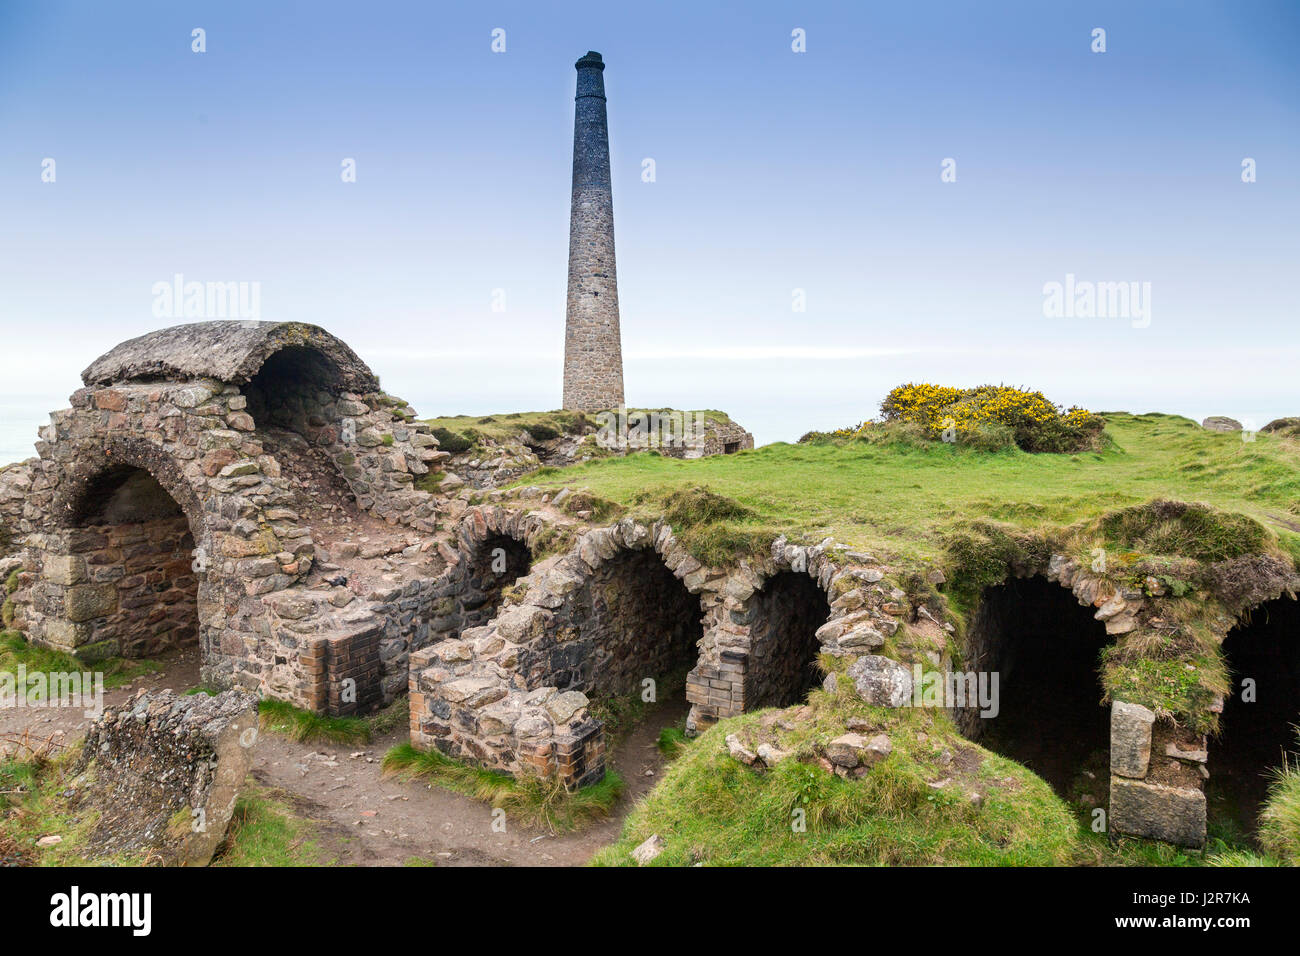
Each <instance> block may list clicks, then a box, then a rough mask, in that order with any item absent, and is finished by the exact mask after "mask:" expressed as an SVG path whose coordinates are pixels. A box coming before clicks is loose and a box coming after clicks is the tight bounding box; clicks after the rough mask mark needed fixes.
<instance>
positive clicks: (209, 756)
mask: <svg viewBox="0 0 1300 956" xmlns="http://www.w3.org/2000/svg"><path fill="white" fill-rule="evenodd" d="M257 733H258V731H257V698H256V697H255V696H253V695H252V694H245V693H240V692H237V691H226V692H224V693H222V694H219V695H217V696H216V697H208V696H206V695H204V694H195V695H192V696H187V697H178V696H176V695H175V694H172V693H170V692H168V691H161V692H155V693H152V694H146V695H143V696H141V697H138V698H136V699H135V700H134V701H131V702H129V703H127V704H123V705H122V706H121V707H118V708H115V709H110V710H108V711H106V712H105V713H104V715H103V716H102V717H101V718H100V719H99V720H98V721H96V722H95V723H94V724H93V725H92V726H91V729H90V731H89V733H88V734H87V736H86V742H85V746H84V749H83V751H82V756H81V760H80V763H79V765H78V768H77V770H78V772H84V771H85V770H87V769H89V770H92V771H93V774H92V775H90V776H89V777H88V778H86V779H90V780H92V781H93V782H92V783H90V784H89V785H88V786H87V789H86V791H85V792H84V793H82V794H79V795H78V797H77V799H78V800H79V801H84V802H85V803H86V805H88V806H89V807H93V808H94V809H95V810H98V811H99V812H100V817H99V820H98V822H97V823H96V825H95V828H94V830H93V831H92V832H91V835H90V837H89V840H88V846H89V848H90V852H91V855H93V856H98V855H105V856H107V855H111V854H115V853H132V854H140V855H150V856H154V857H155V858H161V860H162V861H163V862H164V863H168V864H173V865H181V866H204V865H206V864H207V863H208V862H209V861H211V859H212V856H213V854H214V853H215V852H216V850H217V847H218V846H220V845H221V842H222V840H223V839H225V835H226V829H227V827H228V825H229V823H230V818H231V815H232V814H233V813H234V809H235V801H236V799H237V798H238V796H239V793H240V791H241V788H242V787H243V785H244V780H245V778H246V777H247V776H248V771H249V768H250V766H251V763H252V751H253V747H254V745H255V744H256V742H257Z"/></svg>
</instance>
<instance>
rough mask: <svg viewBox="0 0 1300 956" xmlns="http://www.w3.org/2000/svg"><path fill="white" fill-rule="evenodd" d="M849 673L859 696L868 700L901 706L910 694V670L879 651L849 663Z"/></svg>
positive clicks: (879, 703)
mask: <svg viewBox="0 0 1300 956" xmlns="http://www.w3.org/2000/svg"><path fill="white" fill-rule="evenodd" d="M848 676H849V678H850V679H851V680H852V681H853V686H854V689H855V690H856V691H857V694H858V696H859V697H861V698H862V699H863V700H865V701H866V702H867V703H869V704H876V705H878V706H884V707H902V706H903V705H904V704H906V703H907V702H908V701H909V700H910V699H911V697H912V672H911V671H910V670H909V669H908V668H907V666H906V665H904V664H900V663H899V662H898V661H895V660H891V659H889V658H888V657H883V656H881V655H879V654H868V655H866V656H865V657H859V658H858V659H857V660H856V661H854V662H853V663H852V664H850V665H849V669H848Z"/></svg>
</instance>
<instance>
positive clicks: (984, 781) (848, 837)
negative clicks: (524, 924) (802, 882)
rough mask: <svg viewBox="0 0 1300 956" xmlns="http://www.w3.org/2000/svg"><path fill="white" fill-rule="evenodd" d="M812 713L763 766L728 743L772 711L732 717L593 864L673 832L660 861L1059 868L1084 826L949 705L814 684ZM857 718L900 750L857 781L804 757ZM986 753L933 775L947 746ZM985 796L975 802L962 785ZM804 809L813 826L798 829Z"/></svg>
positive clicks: (705, 738)
mask: <svg viewBox="0 0 1300 956" xmlns="http://www.w3.org/2000/svg"><path fill="white" fill-rule="evenodd" d="M810 701H811V703H812V705H813V708H814V712H813V714H812V716H811V717H809V718H807V719H803V720H800V721H798V722H797V723H796V724H795V727H796V730H795V731H793V732H791V733H789V734H787V735H785V736H783V737H782V741H781V742H782V746H783V747H786V748H788V749H790V750H792V751H793V752H794V756H792V757H791V758H789V759H787V760H785V761H782V762H781V763H780V764H778V765H777V766H776V767H774V768H772V769H770V770H765V771H759V770H755V769H753V768H750V767H746V766H745V765H743V764H741V763H740V762H738V761H736V760H734V759H732V758H731V757H730V756H729V755H728V753H727V747H726V743H725V738H726V736H727V735H728V734H732V733H741V734H743V733H746V732H750V731H754V730H755V729H756V728H757V727H759V726H760V725H761V722H762V720H763V717H764V714H765V712H763V711H759V712H755V713H750V714H745V715H742V716H739V717H733V718H729V719H727V720H724V721H722V722H720V723H719V724H718V725H716V726H715V727H713V728H711V729H710V730H708V731H707V732H706V733H704V734H703V735H701V736H700V737H699V738H698V739H697V740H695V741H694V742H692V743H691V744H690V745H689V746H687V747H686V748H685V749H684V750H683V752H682V753H681V756H680V757H679V758H678V759H677V760H676V761H675V762H674V763H673V764H672V765H671V766H670V767H669V769H668V771H667V773H666V774H665V776H664V779H663V780H662V781H661V782H660V783H659V784H658V785H657V786H656V787H655V789H654V790H653V791H652V792H651V793H650V794H649V795H648V796H647V797H646V798H645V799H644V800H643V801H642V802H641V803H640V804H639V805H638V806H637V808H636V809H635V810H633V812H632V814H631V815H630V816H629V817H628V819H627V821H626V823H625V825H624V829H623V833H622V836H621V837H620V839H619V840H618V842H617V843H615V844H614V845H613V846H611V847H608V848H606V849H605V850H602V851H601V852H600V853H598V854H597V855H596V857H595V858H594V860H593V862H594V863H595V864H596V865H620V866H622V865H634V864H633V861H632V860H631V857H630V853H631V851H632V849H633V848H634V847H636V846H637V845H639V844H640V843H642V842H643V841H644V840H646V839H647V838H648V837H650V836H651V835H652V834H658V835H659V836H660V837H661V838H662V839H663V840H664V841H665V843H666V848H665V850H664V852H663V854H662V855H661V856H659V857H658V858H657V859H656V860H655V864H656V865H668V866H690V865H694V864H696V863H704V864H706V865H742V866H809V865H844V864H874V865H925V864H970V865H1023V866H1030V865H1037V866H1043V865H1064V864H1068V863H1070V862H1073V859H1074V853H1075V848H1076V844H1077V841H1078V837H1077V829H1078V826H1077V823H1076V822H1075V820H1074V818H1073V817H1072V815H1071V813H1070V812H1069V810H1068V809H1067V808H1066V806H1065V805H1064V803H1062V802H1061V801H1060V799H1059V798H1057V797H1056V796H1055V794H1053V793H1052V791H1051V789H1050V788H1049V787H1048V786H1047V784H1046V783H1044V782H1043V781H1042V780H1040V779H1039V778H1037V777H1035V776H1034V775H1033V774H1031V773H1029V772H1028V771H1026V770H1024V769H1023V768H1022V767H1019V766H1018V765H1016V764H1014V763H1012V762H1011V761H1009V760H1006V759H1004V758H1001V757H998V756H996V755H994V754H991V753H988V752H986V751H982V750H980V749H979V748H978V747H975V746H974V745H972V744H970V743H969V742H966V741H963V740H961V739H960V738H959V737H958V735H957V734H956V731H955V729H954V728H953V727H952V726H951V724H950V723H949V722H948V721H947V719H946V718H945V717H943V715H942V714H941V713H936V712H931V711H922V710H920V709H916V710H902V711H892V712H891V711H883V710H880V709H877V708H872V707H869V706H867V705H866V704H864V703H862V702H860V701H857V702H854V701H853V700H852V699H850V698H848V697H847V696H846V697H842V698H833V697H832V696H831V695H827V694H824V693H822V692H820V691H817V692H814V694H813V695H812V697H811V698H810ZM849 716H859V717H864V718H867V719H869V720H871V721H873V722H874V723H875V724H876V725H877V726H878V727H880V728H881V729H882V730H885V731H886V732H888V733H889V734H890V737H891V739H892V741H893V745H894V751H893V752H892V753H891V754H890V755H889V756H888V757H886V758H885V759H884V760H882V761H881V762H880V763H878V764H876V765H875V766H874V767H873V768H872V769H871V771H870V772H869V773H868V774H867V775H866V776H865V777H863V778H861V779H857V780H854V779H842V778H840V777H837V776H835V775H834V774H831V773H828V772H827V771H825V770H823V769H822V768H821V767H819V766H817V765H816V764H815V763H811V762H809V763H805V762H802V761H801V759H800V757H801V756H803V755H806V754H807V753H809V752H810V750H811V747H812V745H813V742H814V741H815V740H821V741H823V742H824V741H825V740H829V739H830V738H831V737H834V736H838V735H839V734H842V733H844V729H845V721H846V718H847V717H849ZM959 747H960V748H964V749H967V750H970V749H974V750H976V751H978V752H979V753H980V754H981V756H982V761H981V763H980V767H979V769H978V771H975V772H974V775H973V776H972V777H970V778H969V779H964V780H962V781H961V782H960V784H952V785H950V786H949V787H945V788H941V789H935V788H932V787H931V786H929V783H930V782H933V781H936V780H938V779H940V778H942V777H944V776H947V775H949V774H950V773H951V771H949V770H945V769H944V768H943V767H942V765H941V764H940V763H939V762H938V761H939V755H940V754H941V753H942V752H943V751H945V750H948V751H950V752H956V748H959ZM971 787H973V788H978V789H979V790H980V791H981V792H983V793H984V803H983V805H982V806H980V807H976V806H975V805H974V804H973V803H972V802H971V801H970V799H969V798H968V789H967V788H971ZM796 811H802V819H803V821H804V823H805V824H806V829H805V830H804V831H803V832H799V831H798V830H796V828H795V825H794V824H795V822H796V820H797V819H798V818H797V816H796Z"/></svg>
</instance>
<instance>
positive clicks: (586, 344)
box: [564, 52, 623, 412]
mask: <svg viewBox="0 0 1300 956" xmlns="http://www.w3.org/2000/svg"><path fill="white" fill-rule="evenodd" d="M574 66H576V67H577V70H578V95H577V98H576V104H575V106H574V111H573V194H572V207H571V211H570V216H569V291H568V304H567V307H566V309H565V321H564V407H565V408H570V409H577V410H580V411H584V412H598V411H601V410H603V409H607V408H617V407H618V406H620V405H622V404H623V347H622V344H621V340H620V333H619V322H618V274H617V270H616V269H615V266H614V197H613V194H612V193H611V191H610V182H609V126H608V123H607V121H606V118H605V77H604V72H605V62H604V61H603V60H602V59H601V58H600V54H599V53H594V52H593V53H588V54H587V55H586V56H584V57H583V58H582V59H580V60H579V61H578V62H577V63H576V64H574Z"/></svg>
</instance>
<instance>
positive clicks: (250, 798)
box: [212, 787, 331, 867]
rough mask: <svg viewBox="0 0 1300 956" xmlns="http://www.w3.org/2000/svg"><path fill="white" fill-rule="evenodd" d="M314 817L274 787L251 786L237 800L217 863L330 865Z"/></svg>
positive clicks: (229, 864) (231, 864)
mask: <svg viewBox="0 0 1300 956" xmlns="http://www.w3.org/2000/svg"><path fill="white" fill-rule="evenodd" d="M312 833H313V830H312V826H311V823H310V821H308V820H304V819H303V818H301V817H299V816H298V815H297V814H296V813H294V811H293V809H292V807H291V806H290V805H289V804H288V802H287V801H286V800H284V799H283V798H282V796H281V795H280V794H278V793H277V792H275V791H273V790H266V789H261V788H257V787H249V788H247V789H246V790H245V791H244V793H243V794H241V795H240V797H239V799H238V801H237V802H236V803H235V813H234V816H232V817H231V819H230V828H229V829H228V830H227V831H226V839H225V842H224V843H223V844H222V846H221V848H220V849H219V850H218V851H217V855H216V857H215V858H214V859H213V861H212V865H213V866H223V867H225V866H328V865H330V863H331V861H330V860H327V859H326V858H325V854H324V852H323V851H322V850H321V848H320V845H319V844H318V843H317V842H316V840H315V839H314V838H313V836H312Z"/></svg>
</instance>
